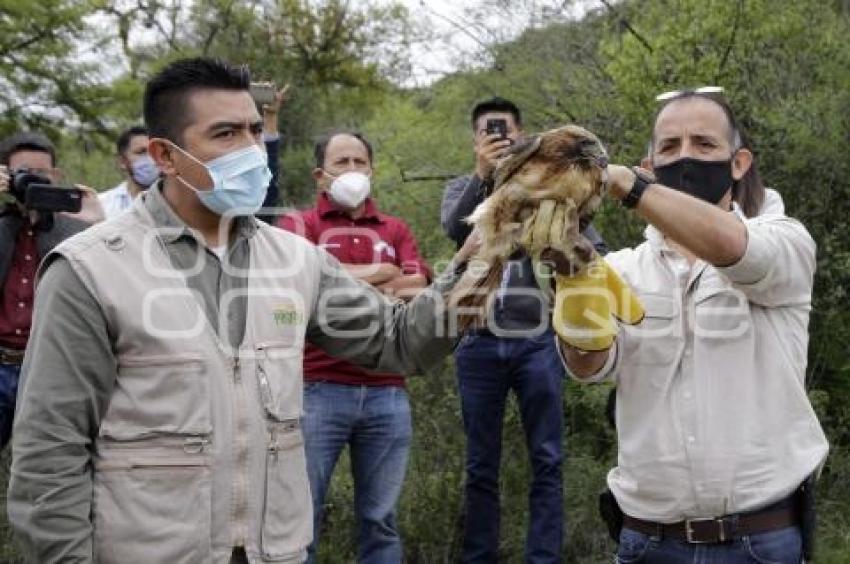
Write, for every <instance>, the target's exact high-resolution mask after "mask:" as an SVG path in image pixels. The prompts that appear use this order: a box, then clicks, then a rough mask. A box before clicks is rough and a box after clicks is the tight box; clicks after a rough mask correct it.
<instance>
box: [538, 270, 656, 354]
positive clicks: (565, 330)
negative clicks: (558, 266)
mask: <svg viewBox="0 0 850 564" xmlns="http://www.w3.org/2000/svg"><path fill="white" fill-rule="evenodd" d="M643 316H644V310H643V305H642V304H641V303H640V300H639V299H638V298H637V296H635V295H634V293H633V292H632V291H631V289H630V288H629V286H628V284H626V283H625V282H624V281H623V279H622V278H620V275H619V274H617V272H616V271H615V270H614V269H613V268H611V267H610V266H609V265H608V263H607V262H605V260H604V259H603V258H602V257H600V256H596V257H595V258H594V259H593V261H591V262H590V263H589V264H588V265H587V267H585V268H584V269H582V270H581V271H579V272H578V273H576V274H575V275H574V276H563V275H561V274H557V273H556V274H555V304H554V309H553V311H552V327H553V328H554V329H555V332H556V333H558V336H559V337H560V338H561V340H563V341H564V342H565V343H567V344H568V345H570V346H572V347H574V348H577V349H580V350H583V351H604V350H607V349H609V348H611V345H612V344H613V343H614V339H615V338H616V337H617V324H616V323H615V321H614V318H616V319H618V320H620V321H621V322H623V323H627V324H629V325H634V324H636V323H640V322H641V321H642V320H643Z"/></svg>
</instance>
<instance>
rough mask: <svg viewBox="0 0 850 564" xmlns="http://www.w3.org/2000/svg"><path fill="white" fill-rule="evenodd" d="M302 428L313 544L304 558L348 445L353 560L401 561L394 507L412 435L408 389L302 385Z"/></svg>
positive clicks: (313, 554)
mask: <svg viewBox="0 0 850 564" xmlns="http://www.w3.org/2000/svg"><path fill="white" fill-rule="evenodd" d="M303 428H304V441H305V448H306V451H307V474H308V476H309V478H310V490H311V492H312V494H313V544H311V545H310V547H309V548H308V550H307V552H308V559H307V562H310V563H313V562H315V561H316V547H317V544H318V542H319V533H320V531H321V522H322V509H323V506H324V503H325V495H326V493H327V491H328V485H329V484H330V481H331V476H332V475H333V471H334V467H335V466H336V463H337V460H339V455H340V454H341V453H342V449H344V448H345V445H349V447H350V454H351V472H352V474H353V477H354V512H355V516H356V518H357V527H358V539H357V561H358V562H360V563H361V564H364V563H368V564H399V563H400V562H401V561H402V546H401V538H400V537H399V534H398V528H397V526H396V520H395V507H396V503H397V501H398V496H399V494H400V493H401V486H402V483H403V482H404V474H405V471H406V469H407V455H408V452H409V451H410V440H411V436H412V429H411V420H410V403H409V401H408V398H407V392H405V391H404V389H403V388H398V387H395V386H345V385H340V384H330V383H326V382H313V383H309V384H306V385H305V387H304V425H303Z"/></svg>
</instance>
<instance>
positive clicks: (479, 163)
mask: <svg viewBox="0 0 850 564" xmlns="http://www.w3.org/2000/svg"><path fill="white" fill-rule="evenodd" d="M510 146H511V140H510V139H502V138H501V136H500V135H499V134H498V133H491V134H490V135H485V136H484V137H481V138H480V139H479V140H478V141H477V142H476V143H475V174H476V175H477V176H478V178H480V179H482V180H488V179H489V178H490V177H492V176H493V171H494V170H496V165H497V164H498V163H499V159H501V158H502V157H503V156H504V155H505V153H506V152H507V150H508V148H509V147H510Z"/></svg>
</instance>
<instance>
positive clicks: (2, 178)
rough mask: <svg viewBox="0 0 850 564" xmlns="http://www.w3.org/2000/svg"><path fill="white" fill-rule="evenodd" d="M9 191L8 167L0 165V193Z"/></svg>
mask: <svg viewBox="0 0 850 564" xmlns="http://www.w3.org/2000/svg"><path fill="white" fill-rule="evenodd" d="M8 191H9V167H7V166H6V165H0V194H2V193H3V192H8Z"/></svg>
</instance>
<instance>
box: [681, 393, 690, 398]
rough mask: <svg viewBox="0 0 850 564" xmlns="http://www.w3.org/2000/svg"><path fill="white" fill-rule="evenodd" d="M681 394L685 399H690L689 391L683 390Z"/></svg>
mask: <svg viewBox="0 0 850 564" xmlns="http://www.w3.org/2000/svg"><path fill="white" fill-rule="evenodd" d="M682 396H683V397H684V398H685V399H686V400H689V399H691V392H685V393H684V394H682Z"/></svg>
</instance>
